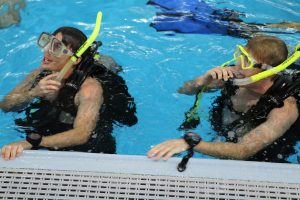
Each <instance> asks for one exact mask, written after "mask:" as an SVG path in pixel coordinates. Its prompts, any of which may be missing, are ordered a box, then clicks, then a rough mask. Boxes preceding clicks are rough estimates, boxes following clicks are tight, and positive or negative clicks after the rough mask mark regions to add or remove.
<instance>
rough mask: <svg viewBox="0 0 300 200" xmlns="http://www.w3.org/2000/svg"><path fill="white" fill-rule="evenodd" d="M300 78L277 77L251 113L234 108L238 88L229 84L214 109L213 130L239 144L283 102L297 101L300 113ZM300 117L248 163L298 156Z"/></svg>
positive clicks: (284, 160) (283, 160) (282, 159)
mask: <svg viewBox="0 0 300 200" xmlns="http://www.w3.org/2000/svg"><path fill="white" fill-rule="evenodd" d="M299 88H300V79H299V78H298V79H296V78H295V77H288V76H277V78H276V79H275V81H274V84H273V85H272V87H271V88H269V89H268V91H267V92H266V93H265V94H264V95H263V96H262V97H261V98H260V99H259V101H258V102H257V104H256V105H254V106H252V107H251V108H250V109H249V110H248V111H247V112H245V113H241V112H237V111H235V110H234V109H233V107H232V103H231V101H230V97H231V96H232V95H234V94H235V92H236V89H237V87H234V86H232V85H230V84H227V85H226V86H225V88H224V89H223V90H222V93H221V96H220V97H218V98H217V99H216V100H215V102H214V104H213V109H212V110H211V113H210V114H211V121H212V125H213V128H214V129H215V130H216V131H217V132H218V133H220V134H222V135H223V134H224V133H225V134H224V136H225V138H226V140H227V141H228V142H237V140H238V138H239V137H242V136H243V135H245V134H246V133H248V132H249V131H250V130H252V129H254V128H255V127H257V126H258V125H260V124H261V123H263V122H265V121H266V119H267V116H268V114H269V113H270V111H271V110H272V109H274V108H276V107H282V106H283V101H284V100H285V99H286V98H288V97H289V96H294V97H295V98H296V99H297V105H298V112H299V110H300V106H299V105H300V103H299V102H300V99H299V94H300V91H299ZM299 133H300V118H299V117H298V119H297V121H296V122H295V123H294V124H293V125H292V126H291V127H290V129H289V130H288V131H287V132H286V133H285V134H284V135H283V136H282V137H280V138H279V139H277V140H276V141H274V142H273V143H272V144H270V145H269V146H267V147H266V148H265V149H262V150H261V151H259V152H258V153H256V154H255V155H253V156H252V157H250V158H249V159H248V160H253V161H269V162H288V161H287V160H286V159H287V158H288V156H290V155H292V154H294V153H296V152H295V149H294V146H295V144H296V142H297V141H300V135H299Z"/></svg>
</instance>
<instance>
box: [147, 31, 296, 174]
mask: <svg viewBox="0 0 300 200" xmlns="http://www.w3.org/2000/svg"><path fill="white" fill-rule="evenodd" d="M287 56H288V50H287V47H286V44H285V43H284V42H283V41H282V40H281V39H279V38H277V37H273V36H256V37H254V38H252V39H250V40H249V42H248V43H247V45H246V46H245V47H242V46H238V47H237V51H236V52H235V54H234V59H232V60H231V61H229V62H226V63H225V64H224V66H225V65H229V64H231V63H232V62H233V61H235V66H231V67H222V66H220V67H216V68H213V69H211V70H209V71H207V72H206V74H204V75H203V76H199V77H197V78H196V79H195V80H191V81H188V82H186V83H185V84H184V85H183V86H182V87H181V88H180V89H179V90H178V92H179V93H182V94H187V95H194V94H197V93H198V92H200V91H204V92H205V91H208V90H210V89H213V88H221V89H222V93H221V96H220V97H219V98H217V99H216V102H215V103H214V105H215V104H217V105H218V106H217V107H215V108H213V109H212V111H211V119H212V122H213V123H212V124H213V126H214V129H215V130H216V131H217V132H218V133H219V134H220V135H223V136H225V138H226V142H206V141H203V140H202V139H201V137H200V136H199V135H198V134H196V133H192V132H187V133H186V134H185V135H184V137H183V138H182V139H173V140H168V141H165V142H162V143H160V144H158V145H156V146H154V147H153V148H152V149H151V150H150V151H149V152H148V157H150V158H153V159H154V160H159V159H164V160H167V159H169V158H170V157H171V156H173V155H174V154H177V153H180V152H182V151H186V150H188V152H189V154H188V155H187V156H185V157H184V159H183V161H182V162H181V163H180V164H179V166H178V170H179V171H183V170H184V169H185V166H183V165H185V164H186V163H187V160H188V158H189V157H191V156H192V155H193V150H195V151H198V152H201V153H203V154H207V155H210V156H214V157H219V158H228V159H240V160H257V161H273V162H286V160H285V159H286V158H287V156H288V154H289V153H291V151H294V149H293V144H295V143H296V141H297V139H300V138H299V133H300V123H299V109H298V107H299V96H298V95H299V93H300V92H299V88H300V81H299V78H298V80H297V79H296V78H293V77H289V78H290V79H291V80H289V78H288V77H286V76H283V75H282V74H277V73H278V72H280V71H281V70H283V69H284V68H286V67H287V66H289V65H290V64H292V63H293V62H295V61H296V60H297V59H298V58H299V57H300V46H299V45H298V49H297V50H296V52H295V53H294V54H293V55H292V56H290V57H289V58H288V59H287ZM228 80H229V81H228ZM200 135H201V134H200ZM291 149H292V150H291Z"/></svg>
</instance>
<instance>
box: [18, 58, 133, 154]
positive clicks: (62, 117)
mask: <svg viewBox="0 0 300 200" xmlns="http://www.w3.org/2000/svg"><path fill="white" fill-rule="evenodd" d="M87 66H88V68H87ZM48 74H49V72H47V71H43V72H42V73H41V74H40V75H38V76H37V78H36V81H35V83H34V84H37V83H38V81H39V80H41V79H42V78H43V77H45V76H46V75H48ZM87 77H93V78H96V79H97V80H98V81H99V82H100V83H101V86H102V87H103V91H104V92H103V96H104V103H103V104H102V106H101V109H100V111H99V114H100V117H99V121H98V123H97V126H96V128H95V130H94V131H93V133H92V135H91V137H90V139H89V141H88V142H87V143H86V144H84V145H78V146H73V147H70V148H64V149H59V150H75V151H84V152H95V153H96V152H103V153H115V150H116V148H115V140H114V138H113V137H112V135H111V133H112V130H113V123H114V122H118V124H124V125H128V126H132V125H134V124H136V123H137V117H136V115H135V114H136V106H135V103H134V99H133V98H132V97H131V95H130V94H129V93H128V88H127V86H126V84H125V81H124V79H123V78H122V77H120V76H118V75H117V74H115V73H113V72H111V71H110V70H108V69H107V68H106V67H105V66H103V65H101V64H95V63H94V61H93V60H92V59H86V60H83V61H82V63H81V64H80V65H79V66H77V68H76V70H75V71H74V73H73V74H72V75H71V77H69V78H68V80H66V83H65V85H64V86H63V87H62V88H61V89H60V91H59V93H58V96H57V98H56V100H55V101H54V102H49V101H47V100H44V99H41V98H39V99H36V100H35V101H34V102H32V103H31V104H30V105H29V106H28V107H27V108H26V109H24V110H21V111H20V112H23V111H25V118H24V119H16V120H15V121H16V124H17V125H19V126H20V127H21V129H22V130H25V132H32V131H35V132H38V133H41V134H43V135H45V136H47V135H54V134H56V133H60V132H63V131H67V130H70V129H72V128H73V121H74V119H75V117H76V114H77V106H76V105H74V98H75V95H76V93H77V92H78V90H79V88H80V86H81V84H82V83H83V82H84V80H85V79H86V78H87ZM33 87H34V85H33Z"/></svg>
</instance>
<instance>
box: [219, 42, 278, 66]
mask: <svg viewBox="0 0 300 200" xmlns="http://www.w3.org/2000/svg"><path fill="white" fill-rule="evenodd" d="M232 62H236V63H237V64H236V65H238V66H240V67H241V68H242V69H243V70H248V69H253V68H262V69H270V68H271V67H272V66H270V65H267V64H263V63H258V62H257V61H256V60H255V59H254V58H252V57H251V56H250V55H249V53H248V52H247V51H246V50H245V49H244V47H242V46H241V45H237V47H236V51H235V52H234V54H233V59H231V60H229V61H227V62H225V63H223V64H222V65H221V66H222V67H224V66H228V65H230V63H232Z"/></svg>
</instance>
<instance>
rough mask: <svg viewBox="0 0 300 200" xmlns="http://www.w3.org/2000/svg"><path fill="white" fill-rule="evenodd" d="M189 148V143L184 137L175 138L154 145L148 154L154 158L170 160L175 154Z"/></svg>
mask: <svg viewBox="0 0 300 200" xmlns="http://www.w3.org/2000/svg"><path fill="white" fill-rule="evenodd" d="M187 149H189V145H188V144H187V143H186V142H185V141H184V139H173V140H168V141H165V142H162V143H160V144H158V145H156V146H154V147H153V148H152V149H151V150H150V151H149V152H148V153H147V155H148V157H149V158H153V159H154V160H160V159H163V160H168V159H169V158H171V157H172V156H173V155H174V154H177V153H181V152H183V151H186V150H187Z"/></svg>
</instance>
